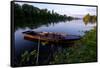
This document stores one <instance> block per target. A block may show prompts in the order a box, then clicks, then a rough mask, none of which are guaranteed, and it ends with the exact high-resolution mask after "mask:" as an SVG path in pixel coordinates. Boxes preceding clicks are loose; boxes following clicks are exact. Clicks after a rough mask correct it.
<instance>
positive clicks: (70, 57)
mask: <svg viewBox="0 0 100 68" xmlns="http://www.w3.org/2000/svg"><path fill="white" fill-rule="evenodd" d="M96 43H97V42H96V29H92V30H91V31H89V32H86V34H85V35H84V37H83V38H82V39H81V40H80V41H77V42H76V46H74V47H70V48H66V49H64V50H63V51H62V52H58V53H55V55H54V61H51V62H50V64H58V63H84V62H96V61H97V44H96Z"/></svg>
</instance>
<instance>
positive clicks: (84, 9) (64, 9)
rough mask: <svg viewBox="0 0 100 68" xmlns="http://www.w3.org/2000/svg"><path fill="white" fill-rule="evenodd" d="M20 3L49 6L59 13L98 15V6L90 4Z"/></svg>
mask: <svg viewBox="0 0 100 68" xmlns="http://www.w3.org/2000/svg"><path fill="white" fill-rule="evenodd" d="M16 3H18V4H20V5H22V4H29V5H33V6H35V7H38V8H40V9H45V8H47V9H48V10H50V11H52V10H54V11H55V12H57V13H59V14H66V15H68V16H72V15H86V14H88V13H89V14H91V15H96V7H90V6H75V5H57V4H42V3H25V2H16Z"/></svg>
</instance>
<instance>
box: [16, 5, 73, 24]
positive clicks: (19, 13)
mask: <svg viewBox="0 0 100 68" xmlns="http://www.w3.org/2000/svg"><path fill="white" fill-rule="evenodd" d="M14 18H15V19H14V20H15V23H16V22H32V21H49V22H50V21H57V20H59V21H63V20H72V19H73V17H71V16H66V15H60V14H58V13H57V12H54V10H52V11H49V10H48V9H46V8H45V9H40V8H37V7H35V6H33V5H28V4H23V5H19V4H14Z"/></svg>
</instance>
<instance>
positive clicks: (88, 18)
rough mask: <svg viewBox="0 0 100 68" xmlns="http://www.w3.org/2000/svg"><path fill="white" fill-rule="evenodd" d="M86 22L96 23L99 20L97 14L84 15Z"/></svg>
mask: <svg viewBox="0 0 100 68" xmlns="http://www.w3.org/2000/svg"><path fill="white" fill-rule="evenodd" d="M83 21H84V24H85V25H87V24H88V23H95V22H96V21H97V16H95V15H90V14H87V15H85V16H84V17H83Z"/></svg>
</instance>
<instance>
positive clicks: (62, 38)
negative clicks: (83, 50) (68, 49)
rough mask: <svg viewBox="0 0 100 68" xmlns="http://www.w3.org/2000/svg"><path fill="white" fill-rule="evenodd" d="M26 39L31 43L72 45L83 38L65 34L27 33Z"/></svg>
mask: <svg viewBox="0 0 100 68" xmlns="http://www.w3.org/2000/svg"><path fill="white" fill-rule="evenodd" d="M23 34H24V38H25V39H28V40H31V41H38V40H40V41H42V42H50V43H70V42H74V41H76V40H80V39H81V37H80V36H77V35H67V34H65V33H56V32H35V31H25V32H23Z"/></svg>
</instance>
